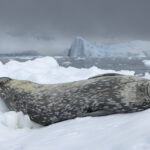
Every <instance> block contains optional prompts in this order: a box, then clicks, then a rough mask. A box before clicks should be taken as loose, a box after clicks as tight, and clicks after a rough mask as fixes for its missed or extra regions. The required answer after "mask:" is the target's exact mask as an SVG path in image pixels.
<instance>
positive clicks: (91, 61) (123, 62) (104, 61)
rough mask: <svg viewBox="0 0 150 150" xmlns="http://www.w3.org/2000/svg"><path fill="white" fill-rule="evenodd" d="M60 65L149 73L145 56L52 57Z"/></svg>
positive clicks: (16, 58)
mask: <svg viewBox="0 0 150 150" xmlns="http://www.w3.org/2000/svg"><path fill="white" fill-rule="evenodd" d="M39 57H42V56H38V57H37V56H28V57H0V61H1V62H3V63H7V62H8V61H10V60H17V61H20V62H24V61H27V60H34V59H36V58H39ZM54 58H55V59H56V60H57V62H58V63H59V65H60V66H63V67H69V66H72V67H76V68H90V67H92V66H96V67H98V68H101V69H111V70H116V71H119V70H133V71H135V74H137V75H139V76H143V75H144V74H145V72H148V73H150V67H148V66H145V65H144V63H143V60H150V57H147V58H132V59H131V58H71V57H54Z"/></svg>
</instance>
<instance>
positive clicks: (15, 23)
mask: <svg viewBox="0 0 150 150" xmlns="http://www.w3.org/2000/svg"><path fill="white" fill-rule="evenodd" d="M149 7H150V0H0V52H13V51H21V50H37V51H40V52H42V53H49V54H57V53H59V52H61V51H63V50H64V49H66V48H68V47H69V46H70V44H71V42H72V40H73V39H74V38H75V37H76V36H82V37H84V38H85V39H87V40H88V41H90V42H94V41H99V42H101V41H102V42H103V41H105V42H118V41H126V40H137V39H138V40H150V8H149Z"/></svg>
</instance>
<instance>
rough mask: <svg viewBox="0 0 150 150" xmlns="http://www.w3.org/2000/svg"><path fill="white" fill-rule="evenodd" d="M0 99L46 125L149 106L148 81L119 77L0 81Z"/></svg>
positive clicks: (111, 75)
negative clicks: (55, 82) (43, 81)
mask: <svg viewBox="0 0 150 150" xmlns="http://www.w3.org/2000/svg"><path fill="white" fill-rule="evenodd" d="M0 97H1V98H2V99H3V100H4V102H5V103H6V105H7V106H8V107H9V109H10V110H13V111H22V112H23V113H24V114H28V115H29V117H30V118H31V120H33V121H35V122H37V123H39V124H42V125H49V124H53V123H56V122H60V121H63V120H68V119H73V118H76V117H84V116H103V115H109V114H115V113H130V112H137V111H142V110H145V109H147V108H149V107H150V81H149V80H147V79H144V78H138V77H135V76H125V75H120V74H105V75H99V76H95V77H92V78H89V79H87V80H81V81H75V82H70V83H62V84H47V85H46V84H45V85H44V84H43V85H42V84H37V83H33V82H29V81H21V80H13V79H10V78H0Z"/></svg>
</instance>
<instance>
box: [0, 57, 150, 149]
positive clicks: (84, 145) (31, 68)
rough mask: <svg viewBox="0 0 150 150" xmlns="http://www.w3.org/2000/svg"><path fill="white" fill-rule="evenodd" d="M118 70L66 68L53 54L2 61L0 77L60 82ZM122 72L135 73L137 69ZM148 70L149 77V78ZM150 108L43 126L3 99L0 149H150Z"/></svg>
mask: <svg viewBox="0 0 150 150" xmlns="http://www.w3.org/2000/svg"><path fill="white" fill-rule="evenodd" d="M108 72H115V71H113V70H101V69H98V68H96V67H92V68H90V69H76V68H72V67H69V68H63V67H60V66H59V65H58V64H57V62H56V61H55V60H54V59H53V58H51V57H44V58H39V59H36V60H33V61H27V62H17V61H10V62H8V63H7V64H5V65H4V64H2V63H0V77H3V76H7V77H11V78H14V79H21V80H31V81H34V82H37V83H58V82H70V81H75V80H81V79H86V78H88V77H91V76H93V75H97V74H102V73H108ZM118 73H122V74H129V75H134V71H120V72H118ZM148 75H149V74H148V73H147V77H148ZM149 116H150V109H148V110H146V111H143V112H139V113H132V114H118V115H110V116H105V117H94V118H92V117H85V118H76V119H73V120H68V121H64V122H60V123H57V124H53V125H49V126H47V127H42V126H40V125H38V124H36V123H34V122H32V121H30V119H29V117H28V116H27V115H23V113H21V112H14V111H9V110H8V109H7V107H6V106H5V104H4V102H3V101H2V100H0V135H1V137H0V150H150V127H149V126H150V117H149Z"/></svg>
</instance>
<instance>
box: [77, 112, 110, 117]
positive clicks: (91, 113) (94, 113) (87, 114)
mask: <svg viewBox="0 0 150 150" xmlns="http://www.w3.org/2000/svg"><path fill="white" fill-rule="evenodd" d="M110 114H113V112H112V111H108V110H98V111H94V112H89V113H86V114H82V115H81V116H80V117H88V116H91V117H98V116H105V115H110Z"/></svg>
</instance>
